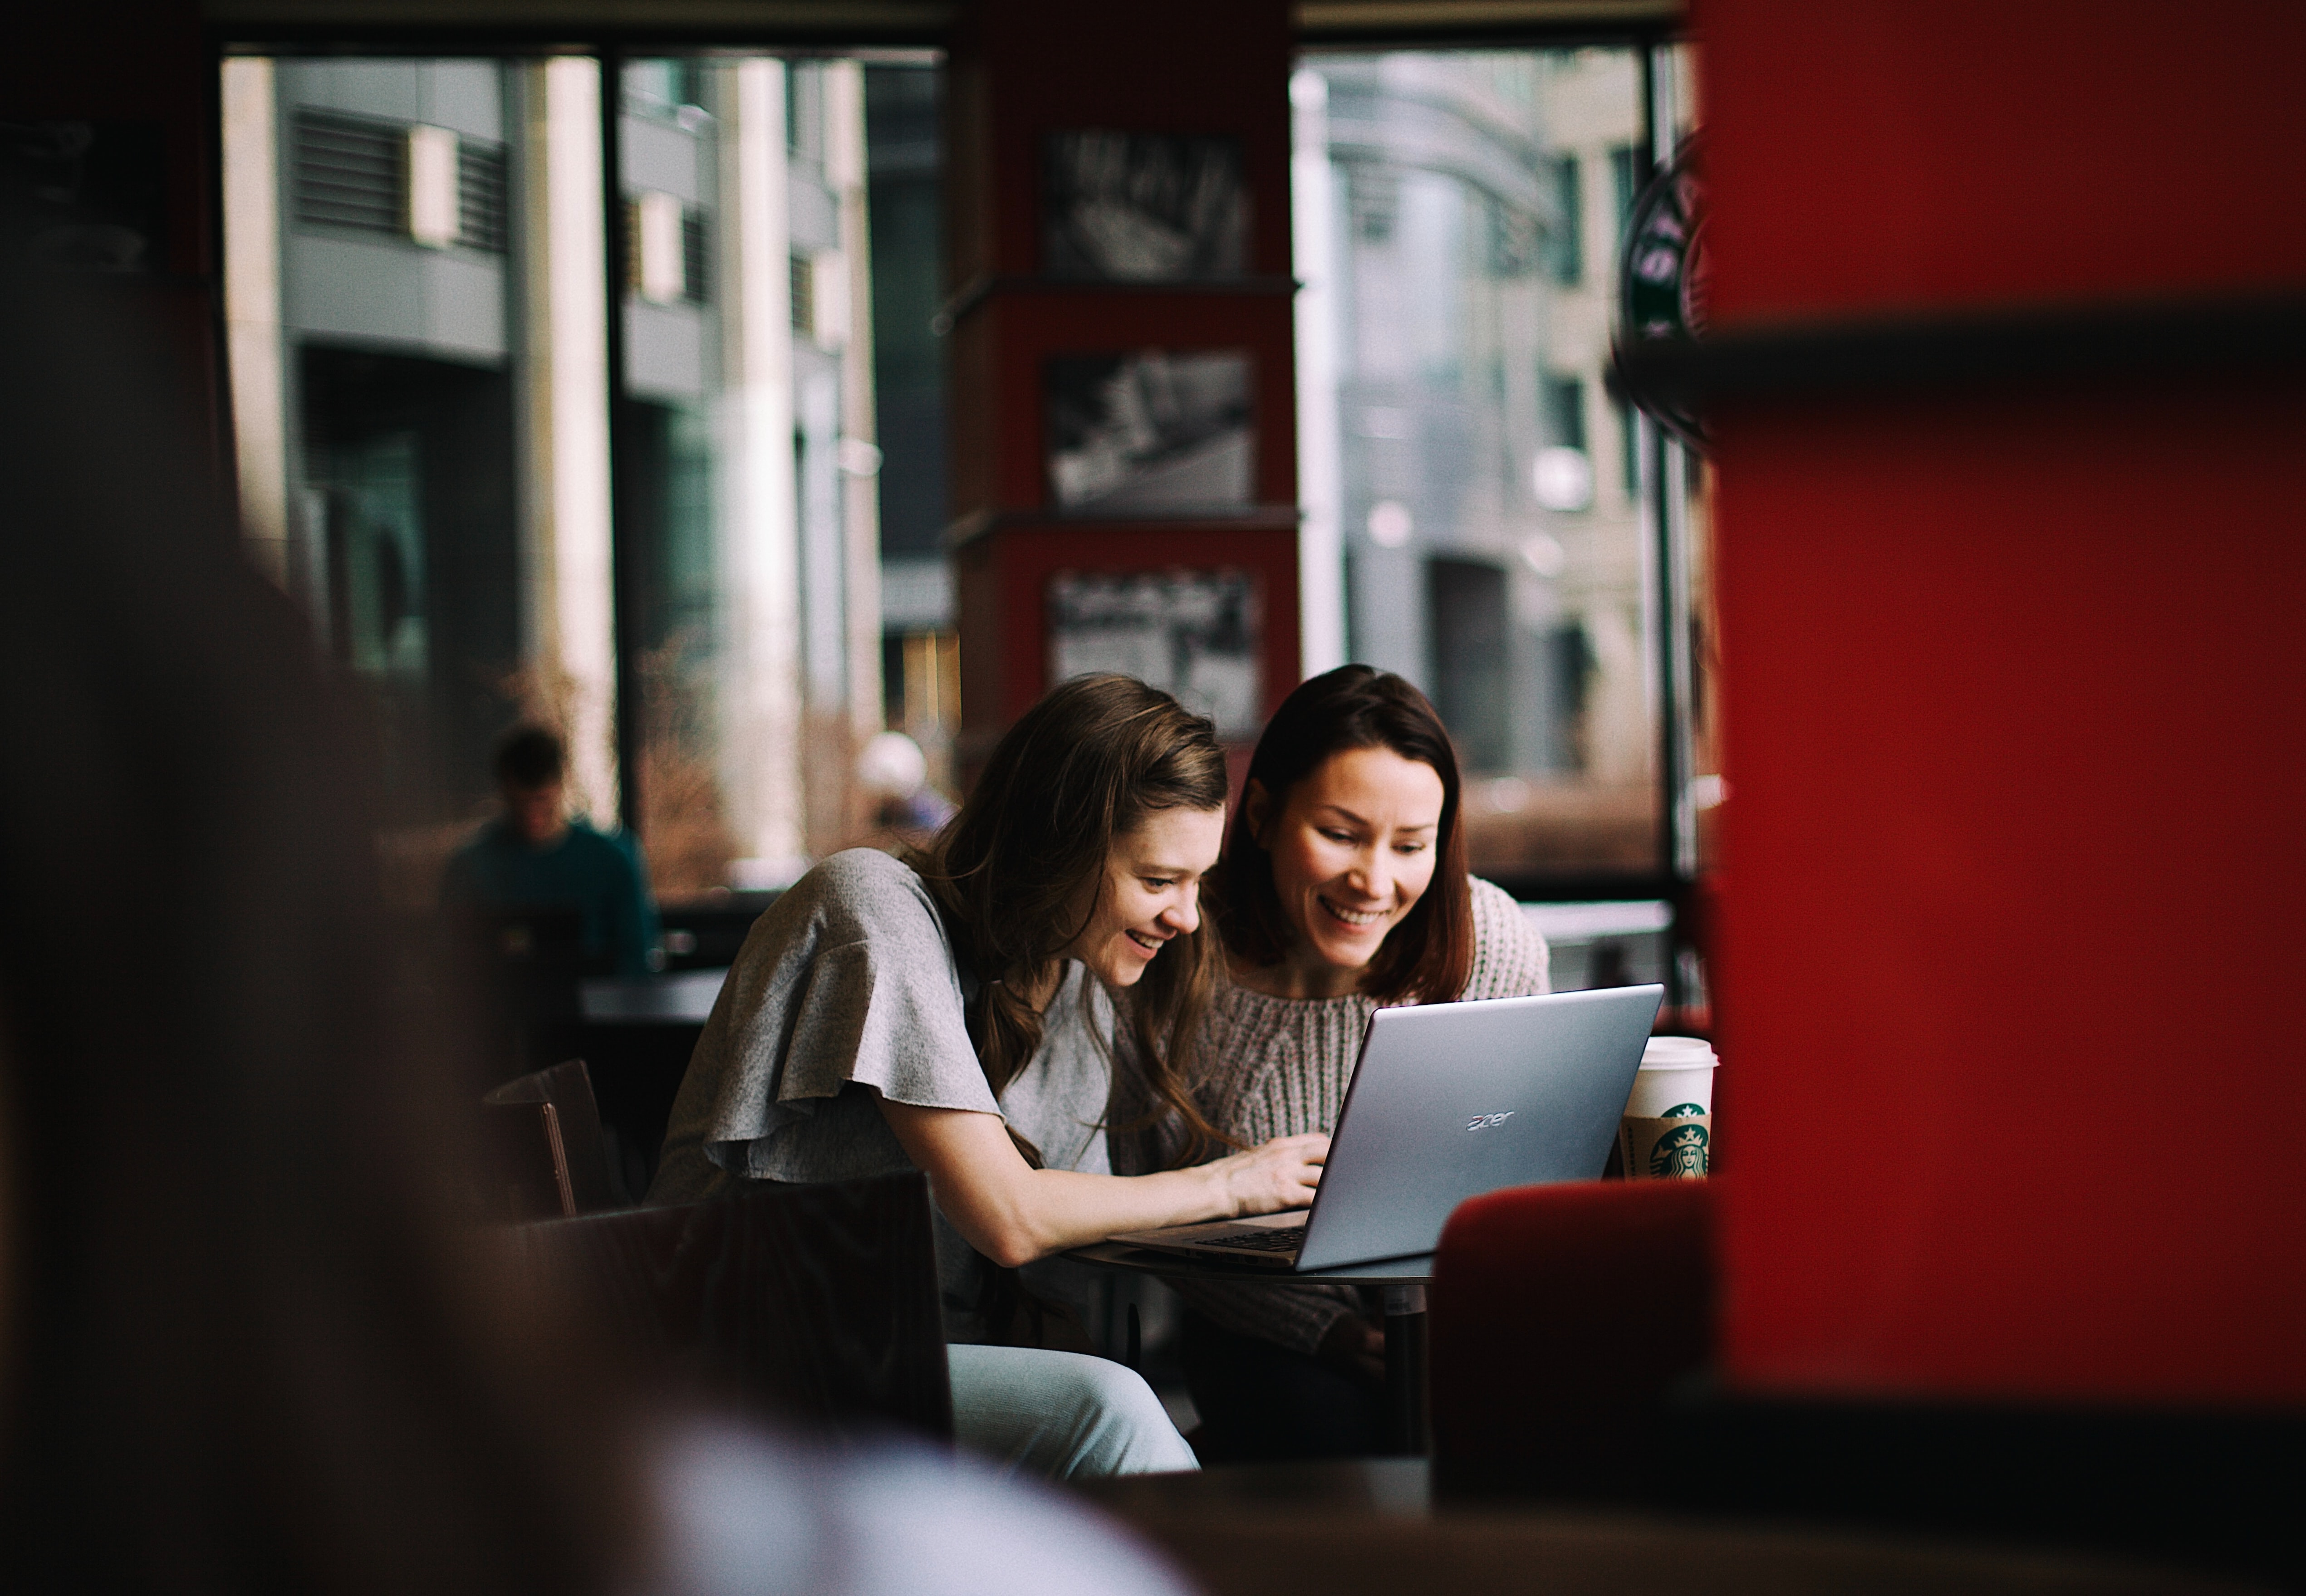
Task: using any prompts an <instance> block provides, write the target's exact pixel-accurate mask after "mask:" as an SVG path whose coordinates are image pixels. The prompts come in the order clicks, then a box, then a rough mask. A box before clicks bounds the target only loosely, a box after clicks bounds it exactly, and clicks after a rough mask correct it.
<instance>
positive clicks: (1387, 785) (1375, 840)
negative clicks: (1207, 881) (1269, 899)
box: [1243, 747, 1444, 995]
mask: <svg viewBox="0 0 2306 1596" xmlns="http://www.w3.org/2000/svg"><path fill="white" fill-rule="evenodd" d="M1443 798H1444V793H1443V789H1442V785H1441V775H1440V772H1438V771H1436V770H1435V769H1434V768H1433V767H1432V766H1431V765H1430V764H1422V763H1421V762H1420V761H1417V760H1413V759H1405V758H1403V757H1402V756H1401V755H1398V754H1396V753H1395V752H1394V751H1393V750H1392V749H1391V748H1387V747H1374V748H1347V749H1345V751H1343V752H1342V753H1337V754H1332V755H1329V757H1328V758H1327V759H1325V760H1323V761H1322V762H1321V763H1320V764H1318V765H1316V766H1314V767H1313V769H1312V771H1311V772H1310V773H1308V774H1307V775H1306V776H1305V777H1304V779H1303V780H1302V781H1299V782H1298V783H1297V784H1296V785H1295V786H1294V787H1292V788H1291V789H1289V794H1288V797H1287V798H1286V799H1285V801H1284V802H1283V803H1282V804H1281V805H1280V807H1279V808H1278V809H1275V808H1274V807H1273V802H1272V798H1271V795H1270V794H1268V793H1267V792H1266V791H1265V789H1263V788H1262V787H1261V786H1257V785H1252V786H1251V789H1250V791H1249V793H1248V795H1247V796H1246V797H1245V798H1243V808H1244V812H1245V818H1246V819H1247V821H1248V824H1249V826H1250V833H1251V835H1252V836H1253V837H1255V838H1256V839H1257V841H1258V843H1259V844H1260V846H1261V847H1262V848H1264V849H1265V850H1266V852H1267V854H1268V855H1269V856H1270V857H1271V858H1272V860H1273V889H1274V892H1275V893H1276V895H1277V896H1278V898H1279V899H1280V900H1281V908H1282V912H1283V913H1284V914H1285V915H1286V916H1287V917H1288V919H1289V924H1290V926H1291V928H1292V929H1293V930H1294V931H1295V932H1296V934H1297V940H1296V943H1295V945H1294V946H1293V947H1292V948H1291V949H1290V951H1289V954H1288V956H1287V959H1286V960H1285V962H1286V963H1288V964H1289V965H1291V966H1293V967H1294V970H1295V973H1296V974H1297V975H1298V976H1299V977H1300V981H1301V983H1302V984H1303V985H1304V986H1307V987H1308V988H1311V989H1316V990H1322V991H1328V990H1334V991H1350V990H1351V989H1352V982H1351V979H1350V978H1349V977H1353V976H1357V975H1358V974H1359V973H1360V972H1361V971H1362V970H1363V969H1367V968H1368V966H1369V962H1370V960H1372V959H1374V958H1376V957H1377V951H1378V949H1379V946H1381V945H1382V944H1383V943H1384V942H1385V938H1386V934H1387V933H1388V932H1389V931H1391V930H1392V929H1393V928H1394V927H1395V926H1397V925H1399V924H1400V923H1401V921H1402V917H1404V916H1405V915H1406V914H1408V913H1409V911H1410V910H1411V909H1413V908H1415V907H1416V905H1417V900H1419V899H1420V898H1422V897H1423V896H1424V895H1425V889H1426V887H1427V885H1428V884H1429V883H1431V881H1432V880H1433V857H1434V849H1435V845H1436V842H1437V840H1438V839H1439V835H1440V830H1441V806H1442V802H1443ZM1341 977H1346V978H1343V979H1341ZM1308 994H1309V995H1310V994H1311V992H1310V991H1309V993H1308Z"/></svg>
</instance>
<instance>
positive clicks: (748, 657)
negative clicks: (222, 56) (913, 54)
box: [223, 53, 952, 899]
mask: <svg viewBox="0 0 2306 1596" xmlns="http://www.w3.org/2000/svg"><path fill="white" fill-rule="evenodd" d="M870 70H871V71H872V72H875V73H896V74H901V75H903V76H905V77H907V78H908V79H909V81H919V80H927V81H930V82H931V83H933V82H934V81H935V77H936V72H935V67H934V64H932V63H931V62H930V61H929V60H928V59H927V58H926V57H924V58H923V59H922V60H920V61H918V62H910V63H909V62H906V61H904V60H903V59H902V58H901V57H897V56H894V55H892V56H890V57H887V58H885V59H884V60H880V61H876V63H875V65H874V66H873V67H872V68H871V69H870ZM866 74H867V68H866V67H865V66H864V65H863V64H860V63H858V62H855V61H846V60H838V59H830V58H814V59H811V60H809V61H807V62H806V63H803V64H798V65H792V64H788V63H786V62H784V61H782V60H781V59H778V58H776V57H774V56H773V55H763V54H755V55H743V54H737V53H719V54H714V55H698V56H695V57H666V58H662V59H651V60H636V61H631V62H628V63H627V64H625V65H624V66H623V67H622V69H621V72H620V73H619V76H618V78H617V80H616V81H606V80H605V79H604V75H603V72H602V67H601V64H599V62H597V61H595V60H593V59H589V58H586V57H583V56H573V55H564V56H557V57H553V58H551V59H542V58H539V59H525V58H511V57H508V58H501V59H409V58H391V59H387V58H375V59H369V58H360V57H349V56H334V55H331V56H326V57H312V58H303V59H275V58H269V57H265V56H260V55H235V56H231V57H229V58H228V59H227V60H226V64H225V67H224V81H223V98H224V108H225V123H226V141H225V166H226V182H225V188H226V276H227V287H226V293H227V297H228V298H229V299H230V301H231V303H232V305H233V312H232V334H231V343H230V354H231V363H232V380H233V383H234V389H235V395H234V402H235V432H236V435H237V445H238V448H239V449H240V454H241V480H242V483H243V499H244V502H245V504H246V505H247V506H248V507H249V512H248V513H249V518H250V520H251V522H252V527H253V529H254V535H255V537H256V539H257V541H258V545H259V549H260V553H261V555H262V557H263V558H266V559H269V560H270V562H271V563H272V564H273V566H274V568H276V570H277V571H278V575H279V576H280V579H281V580H282V582H283V584H284V585H286V587H287V588H288V589H289V591H290V592H291V593H293V594H294V595H295V596H296V597H297V598H298V599H300V600H301V601H302V602H303V607H304V608H305V610H306V611H307V612H308V614H309V615H310V616H311V618H312V627H313V630H314V634H315V636H316V639H317V640H318V642H319V643H320V645H321V646H322V647H323V648H324V650H325V651H326V652H327V653H329V655H330V656H331V657H332V658H333V659H335V660H336V661H337V662H338V663H339V665H340V667H341V668H342V669H343V670H345V671H346V674H347V675H348V676H349V677H350V678H351V679H353V680H354V681H355V682H357V683H358V684H359V685H360V686H361V687H362V688H363V691H364V692H365V694H366V695H367V696H368V697H369V699H370V701H371V703H372V705H373V706H374V710H375V714H376V720H377V722H378V724H379V726H380V730H381V732H382V735H383V737H384V739H385V744H386V747H385V755H386V759H385V768H386V772H387V781H388V791H387V793H386V794H385V798H386V802H387V805H388V807H389V812H390V815H391V818H392V820H393V822H394V823H395V825H396V828H397V829H396V832H395V837H394V839H393V845H392V847H391V848H389V849H388V852H389V855H390V857H392V858H395V859H396V860H397V861H398V863H399V864H400V866H402V868H401V871H400V874H401V875H402V876H403V877H404V879H403V880H401V881H400V882H398V883H397V885H398V886H399V887H400V889H401V890H403V892H404V893H405V895H406V896H407V897H409V898H411V899H421V898H422V897H423V895H424V893H425V892H428V891H429V889H430V886H431V882H432V881H433V880H435V879H437V875H438V867H439V863H440V858H442V857H443V856H444V855H445V853H446V852H447V850H448V848H449V847H451V846H453V845H454V843H455V842H456V841H457V840H459V839H460V838H461V836H462V834H463V832H464V831H465V829H466V828H467V827H468V826H469V825H470V824H471V822H472V820H473V819H474V817H476V816H477V815H481V814H483V813H485V812H487V810H488V808H489V807H490V804H491V792H490V783H489V777H488V752H489V746H490V743H491V740H492V739H493V738H494V737H495V736H496V735H497V734H498V733H499V732H500V731H501V730H503V729H504V728H505V727H506V726H508V725H509V724H510V723H512V722H513V721H516V720H518V719H523V718H528V719H535V720H541V721H546V722H548V723H551V724H552V725H554V726H556V727H557V728H558V729H559V730H561V731H562V732H563V734H564V736H565V737H566V738H567V740H568V746H569V752H570V766H571V768H570V783H569V785H570V789H571V796H572V798H573V800H574V802H575V804H576V807H579V808H580V809H583V810H585V811H588V812H589V813H590V814H591V815H592V816H593V817H594V819H595V820H596V821H597V822H599V823H601V824H604V825H606V824H617V823H619V822H621V823H623V824H628V825H630V826H632V827H634V828H635V829H636V830H637V831H638V832H640V834H641V837H642V840H643V841H644V842H645V845H646V847H647V849H648V852H649V857H650V863H651V866H652V868H653V873H654V875H655V878H656V884H657V886H658V888H659V891H660V892H661V893H662V894H664V895H666V896H668V897H671V898H679V897H680V896H683V895H686V894H691V893H696V892H715V891H719V890H722V889H725V888H728V887H731V886H737V887H744V886H758V885H771V884H776V883H778V882H780V881H781V880H783V879H787V878H790V875H792V874H794V873H795V872H797V870H798V869H799V867H800V866H802V864H803V863H804V862H805V860H806V858H807V857H808V856H809V855H812V854H816V853H820V852H823V851H824V850H825V849H828V848H830V847H832V846H835V845H838V843H839V842H841V841H846V840H847V839H848V838H849V837H850V836H851V835H854V834H855V833H856V832H857V831H858V824H857V821H858V815H859V813H860V805H861V803H862V799H861V798H859V796H858V794H857V793H856V792H855V791H853V790H852V787H851V782H850V772H851V771H852V770H853V768H854V759H853V754H854V751H855V749H856V747H858V744H859V742H860V741H861V739H862V738H865V737H867V736H869V735H870V734H871V733H873V732H875V731H877V730H880V727H881V724H882V718H881V717H882V708H883V683H882V680H881V677H882V650H881V637H882V631H883V626H882V617H881V613H880V597H879V594H878V591H877V582H876V576H877V570H878V558H877V557H878V552H879V550H878V546H877V535H878V534H877V525H876V523H877V493H876V485H877V484H876V472H877V469H878V465H879V462H880V459H881V449H880V447H879V445H878V444H876V443H875V415H876V410H875V371H874V369H873V354H872V348H873V340H871V339H870V338H867V337H856V336H854V332H855V327H856V324H857V322H858V320H869V319H872V318H874V316H875V307H874V293H873V286H872V262H871V260H868V259H867V253H866V250H865V249H864V247H863V246H864V243H865V241H866V240H867V237H868V235H869V231H870V230H869V228H868V226H867V219H866V216H865V203H866V201H865V191H866V183H865V171H866V168H867V164H868V159H869V156H868V151H869V147H870V144H871V136H870V134H869V132H868V130H867V113H866V102H867V93H866V90H865V86H864V84H865V77H866ZM604 96H611V97H613V98H612V99H611V103H610V104H609V105H608V106H607V107H604V106H603V97H604ZM927 103H928V104H930V105H931V106H932V107H933V106H934V94H933V93H932V94H931V95H930V97H929V98H928V101H927ZM604 109H605V110H606V111H607V112H608V113H609V119H611V120H612V122H613V130H612V131H613V134H614V145H615V148H616V149H617V151H618V169H617V170H616V171H615V172H614V173H613V174H608V173H604V171H603V169H602V151H603V148H604V133H606V132H611V129H610V128H608V127H604V115H603V112H604ZM917 120H918V119H917ZM910 137H911V138H912V139H913V140H914V141H916V142H917V143H918V142H919V141H922V140H924V139H926V140H927V141H928V142H929V144H930V145H931V156H932V158H931V159H930V161H929V162H928V167H927V169H928V170H929V171H930V172H931V173H932V175H933V174H934V172H935V160H934V141H935V123H934V118H933V116H932V117H931V118H930V119H928V121H927V123H926V124H924V125H921V126H916V127H912V128H911V129H910ZM611 178H612V179H613V180H612V181H611ZM932 180H933V179H932ZM611 229H613V232H611ZM611 240H613V241H614V242H615V243H616V244H617V251H616V253H617V254H618V256H619V258H620V260H621V261H622V270H621V272H620V274H619V275H620V277H621V279H622V280H621V281H617V282H615V283H614V293H613V296H612V294H611V277H610V276H609V274H608V272H607V271H606V270H605V269H604V264H605V261H606V259H607V256H608V253H609V251H608V250H607V249H606V248H605V247H604V246H605V245H606V244H607V243H610V242H611ZM915 298H916V299H918V294H916V295H915ZM906 313H908V314H911V315H913V316H915V317H916V319H918V320H919V321H920V322H921V323H922V325H923V327H924V328H925V327H926V323H927V316H928V313H929V312H928V310H927V309H926V308H920V307H919V306H918V305H915V304H909V305H908V306H907V308H906ZM611 337H613V340H614V341H613V342H611ZM913 354H914V356H915V358H916V363H918V352H917V351H916V352H913ZM908 380H909V381H910V383H911V384H912V390H914V391H917V390H918V388H920V387H921V386H922V385H921V381H920V379H919V375H918V372H913V371H909V372H908ZM932 386H935V385H934V384H932ZM908 465H909V468H908V470H907V471H906V472H905V473H904V474H905V475H906V476H907V477H908V478H910V477H911V476H912V475H914V474H915V472H914V470H913V469H912V468H910V462H909V463H908ZM941 465H942V462H941V460H932V461H931V462H930V463H929V464H928V465H927V468H926V469H927V471H928V472H929V473H932V474H933V473H935V472H936V471H939V470H941ZM612 467H613V469H612ZM951 653H952V651H951V647H950V642H949V640H947V642H946V643H945V644H944V648H943V650H942V652H941V653H940V652H939V651H938V650H937V649H935V648H934V647H932V648H930V649H928V650H927V651H926V652H924V651H922V650H918V649H916V650H914V651H913V652H912V654H907V653H905V651H903V650H900V651H899V663H900V665H901V666H902V664H903V661H906V660H908V659H910V658H912V657H913V656H914V655H918V656H919V658H920V661H921V664H922V668H923V669H925V670H928V671H929V672H930V676H929V678H927V679H924V680H923V681H922V682H919V683H913V684H910V687H908V688H907V689H905V690H902V691H901V692H900V693H899V695H898V696H897V700H896V701H897V702H899V703H901V704H913V705H918V706H919V708H920V713H925V714H928V715H931V716H937V715H947V714H949V713H950V710H951V705H950V703H949V700H950V697H951V691H950V687H951V679H952V658H951Z"/></svg>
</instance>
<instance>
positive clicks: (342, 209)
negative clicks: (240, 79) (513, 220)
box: [290, 108, 509, 253]
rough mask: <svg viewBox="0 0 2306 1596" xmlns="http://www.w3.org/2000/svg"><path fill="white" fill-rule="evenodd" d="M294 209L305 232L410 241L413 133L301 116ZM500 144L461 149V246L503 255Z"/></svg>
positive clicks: (465, 144) (467, 142) (324, 115)
mask: <svg viewBox="0 0 2306 1596" xmlns="http://www.w3.org/2000/svg"><path fill="white" fill-rule="evenodd" d="M290 137H291V139H292V141H293V142H294V146H295V150H294V157H295V166H294V174H295V176H294V183H295V192H294V208H295V218H296V222H297V224H298V225H299V226H322V227H358V228H360V229H362V230H363V232H370V233H390V234H394V235H400V236H406V234H407V231H408V214H407V183H408V174H407V169H406V160H407V156H406V150H407V142H408V129H407V128H406V126H404V125H402V124H397V123H391V122H379V121H371V120H370V119H368V118H367V117H364V116H346V115H339V114H337V113H336V112H333V111H316V110H312V109H309V108H303V109H299V110H298V111H297V112H296V114H295V119H294V122H293V124H292V131H291V134H290ZM508 226H509V223H508V216H507V213H506V184H505V151H504V146H503V145H501V144H491V143H484V142H483V141H478V140H474V139H459V140H457V238H456V242H457V243H458V244H459V245H461V246H463V247H464V248H465V249H474V250H488V251H491V252H495V253H502V252H503V251H504V249H505V247H506V241H507V238H508Z"/></svg>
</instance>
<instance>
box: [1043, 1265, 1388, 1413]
mask: <svg viewBox="0 0 2306 1596" xmlns="http://www.w3.org/2000/svg"><path fill="white" fill-rule="evenodd" d="M1065 1256H1066V1257H1067V1258H1071V1259H1077V1260H1079V1261H1080V1262H1081V1263H1085V1264H1091V1265H1094V1266H1096V1267H1099V1268H1106V1269H1123V1270H1129V1271H1132V1272H1134V1273H1136V1274H1140V1275H1153V1276H1158V1277H1160V1278H1162V1279H1166V1280H1256V1281H1263V1282H1266V1283H1267V1284H1293V1285H1371V1286H1377V1287H1379V1288H1381V1290H1382V1292H1383V1297H1384V1306H1385V1445H1386V1450H1387V1451H1388V1453H1390V1454H1392V1455H1396V1456H1407V1455H1422V1454H1423V1453H1425V1452H1426V1451H1427V1450H1428V1449H1429V1447H1430V1446H1431V1434H1430V1426H1429V1424H1428V1421H1427V1416H1426V1409H1425V1284H1426V1282H1427V1281H1429V1280H1431V1278H1432V1277H1433V1255H1432V1254H1431V1253H1430V1252H1421V1253H1418V1254H1417V1255H1415V1256H1414V1257H1412V1258H1396V1259H1385V1260H1383V1261H1381V1262H1379V1263H1372V1264H1344V1265H1340V1266H1339V1267H1336V1268H1331V1269H1315V1270H1311V1271H1309V1272H1307V1273H1304V1274H1298V1273H1295V1272H1294V1271H1291V1270H1285V1269H1275V1268H1261V1267H1259V1266H1257V1265H1255V1264H1232V1263H1227V1262H1225V1261H1224V1260H1222V1259H1199V1258H1188V1257H1186V1256H1185V1255H1184V1254H1183V1253H1177V1252H1163V1251H1159V1250H1156V1249H1154V1248H1150V1247H1132V1246H1131V1245H1129V1244H1128V1243H1127V1242H1097V1243H1096V1244H1095V1245H1093V1246H1089V1247H1076V1248H1074V1249H1073V1250H1072V1251H1070V1252H1068V1253H1066V1254H1065Z"/></svg>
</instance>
